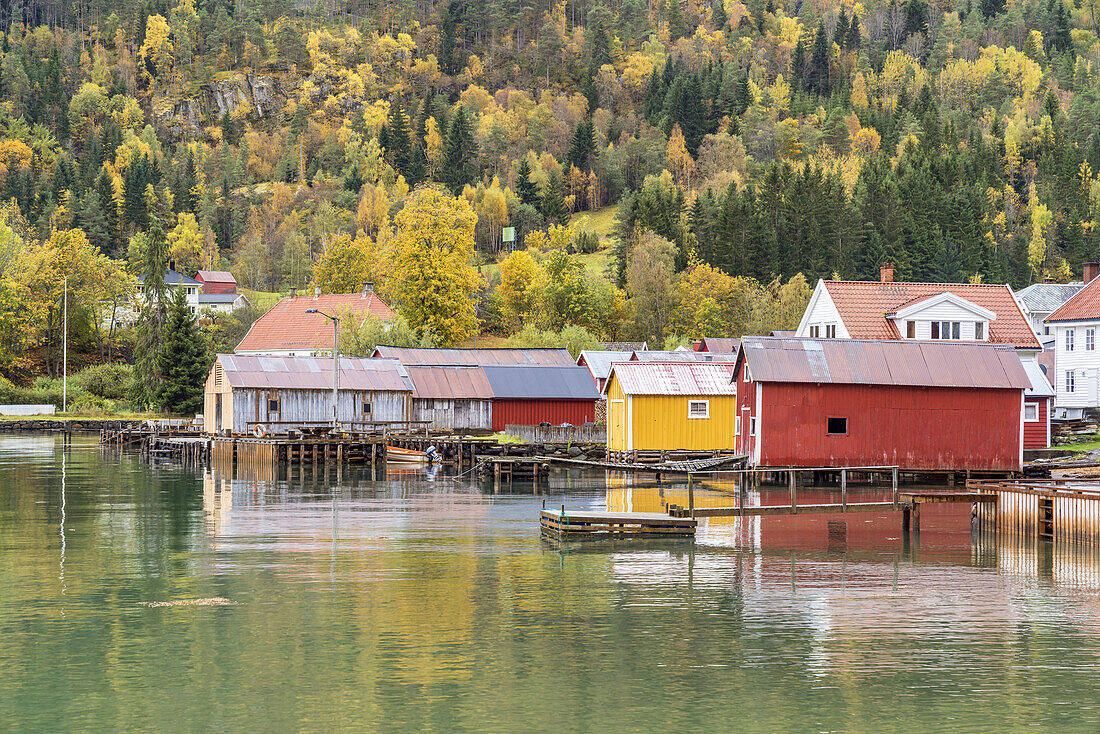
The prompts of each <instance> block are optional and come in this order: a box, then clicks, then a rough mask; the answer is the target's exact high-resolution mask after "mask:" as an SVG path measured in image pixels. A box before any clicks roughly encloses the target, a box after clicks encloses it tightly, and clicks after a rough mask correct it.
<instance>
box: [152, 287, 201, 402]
mask: <svg viewBox="0 0 1100 734" xmlns="http://www.w3.org/2000/svg"><path fill="white" fill-rule="evenodd" d="M175 290H176V292H175V297H174V298H173V299H172V301H171V303H170V304H169V306H168V309H167V320H166V322H165V324H164V340H163V343H162V345H161V349H160V352H159V353H158V354H157V359H156V373H157V377H158V379H159V384H158V386H157V405H158V406H159V407H160V408H161V409H163V410H167V411H168V412H169V413H176V414H180V415H189V414H192V413H198V412H199V411H201V410H202V401H203V382H204V380H205V379H206V373H207V370H208V369H209V366H210V357H209V355H208V354H207V351H206V344H205V342H204V341H203V338H202V334H201V333H200V332H199V325H198V323H197V322H196V320H195V316H194V315H193V314H192V313H191V307H190V306H188V305H187V298H186V296H185V295H184V293H183V289H182V288H176V289H175Z"/></svg>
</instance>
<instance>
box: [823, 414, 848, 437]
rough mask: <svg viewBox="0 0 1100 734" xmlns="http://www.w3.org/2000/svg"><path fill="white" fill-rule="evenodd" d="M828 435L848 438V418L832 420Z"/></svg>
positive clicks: (830, 420)
mask: <svg viewBox="0 0 1100 734" xmlns="http://www.w3.org/2000/svg"><path fill="white" fill-rule="evenodd" d="M828 433H829V435H830V436H846V435H848V419H847V418H830V419H829V427H828Z"/></svg>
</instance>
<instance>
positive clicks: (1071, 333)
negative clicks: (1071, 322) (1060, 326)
mask: <svg viewBox="0 0 1100 734" xmlns="http://www.w3.org/2000/svg"><path fill="white" fill-rule="evenodd" d="M1076 331H1077V330H1076V329H1066V351H1067V352H1072V351H1073V342H1074V341H1076V339H1077V334H1076Z"/></svg>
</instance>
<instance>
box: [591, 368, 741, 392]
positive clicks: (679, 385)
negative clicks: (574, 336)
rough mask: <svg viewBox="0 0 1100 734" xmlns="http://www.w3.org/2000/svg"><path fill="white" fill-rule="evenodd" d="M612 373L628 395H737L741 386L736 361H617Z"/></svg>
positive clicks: (605, 390) (609, 383) (605, 388)
mask: <svg viewBox="0 0 1100 734" xmlns="http://www.w3.org/2000/svg"><path fill="white" fill-rule="evenodd" d="M611 375H612V378H614V379H617V380H618V381H619V387H620V388H621V389H622V391H623V392H624V393H626V394H627V395H734V394H736V388H737V386H736V384H735V383H733V381H732V378H733V363H732V362H616V363H615V364H613V365H612V366H611ZM612 378H608V380H607V385H605V386H604V392H607V388H608V387H609V386H610V385H611V380H612Z"/></svg>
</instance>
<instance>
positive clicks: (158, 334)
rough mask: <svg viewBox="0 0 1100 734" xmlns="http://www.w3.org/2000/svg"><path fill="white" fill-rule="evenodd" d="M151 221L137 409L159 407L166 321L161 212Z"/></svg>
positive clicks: (135, 399)
mask: <svg viewBox="0 0 1100 734" xmlns="http://www.w3.org/2000/svg"><path fill="white" fill-rule="evenodd" d="M150 188H151V187H150ZM158 209H159V207H158ZM150 220H151V226H150V227H149V232H148V237H147V240H146V246H145V251H144V252H143V253H142V267H141V269H142V284H141V285H142V305H141V313H140V314H139V315H138V322H137V344H136V348H135V349H134V354H135V356H136V360H135V363H134V383H133V402H134V404H135V405H136V406H139V407H149V406H155V405H157V404H158V396H159V394H160V393H159V389H160V387H159V385H160V377H159V376H158V374H157V365H158V358H159V355H160V350H161V347H162V345H163V343H164V324H165V321H166V320H167V306H166V300H167V299H166V294H165V285H164V273H165V270H166V269H167V267H168V241H167V239H166V238H165V235H164V227H163V226H162V224H161V212H160V211H159V210H158V211H154V213H153V215H152V216H151V217H150Z"/></svg>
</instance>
